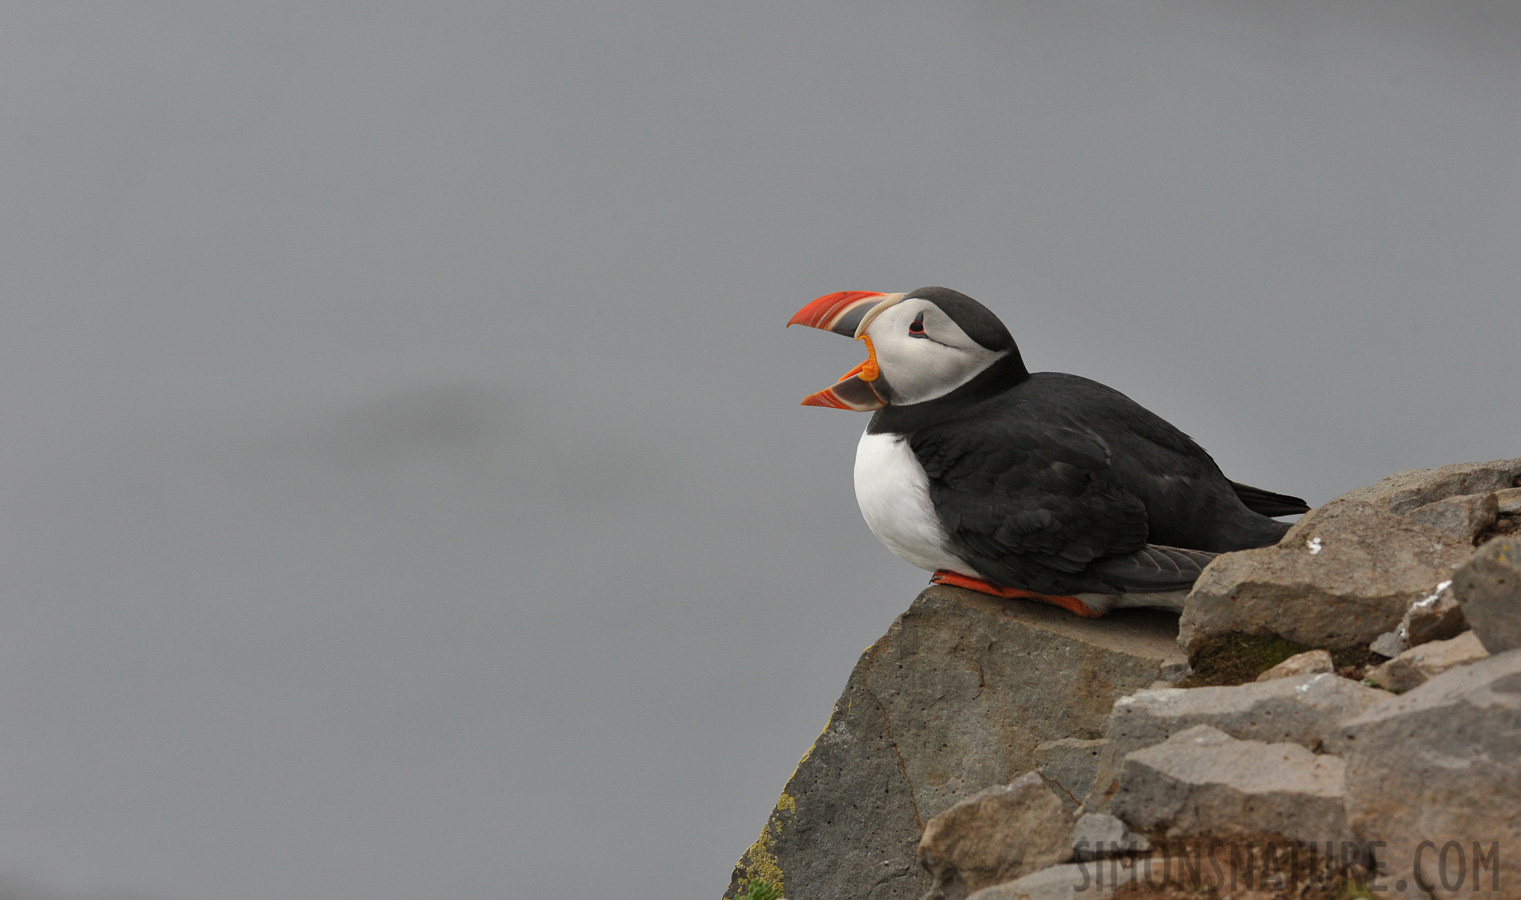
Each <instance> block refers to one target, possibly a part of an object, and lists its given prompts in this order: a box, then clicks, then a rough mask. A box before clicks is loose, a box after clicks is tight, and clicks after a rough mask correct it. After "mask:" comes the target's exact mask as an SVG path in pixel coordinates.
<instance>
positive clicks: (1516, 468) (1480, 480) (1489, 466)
mask: <svg viewBox="0 0 1521 900" xmlns="http://www.w3.org/2000/svg"><path fill="white" fill-rule="evenodd" d="M1518 477H1521V458H1517V459H1496V460H1492V461H1490V462H1469V463H1453V464H1452V465H1450V466H1442V467H1441V468H1440V469H1406V470H1405V471H1403V472H1396V473H1394V474H1393V475H1390V476H1389V477H1388V478H1385V479H1383V480H1382V481H1379V482H1377V483H1375V484H1371V485H1369V486H1368V487H1365V488H1358V489H1357V490H1355V491H1350V492H1348V493H1345V494H1342V495H1341V496H1340V497H1338V498H1337V499H1338V500H1356V501H1360V502H1367V503H1373V504H1377V505H1380V506H1383V507H1385V508H1387V509H1388V510H1389V511H1390V512H1392V513H1394V514H1396V515H1401V516H1402V515H1405V514H1407V513H1411V512H1414V511H1415V510H1417V509H1420V508H1421V507H1422V506H1425V505H1427V504H1428V503H1437V502H1440V501H1442V500H1446V499H1447V498H1449V497H1461V496H1464V495H1465V494H1485V493H1490V492H1493V491H1502V490H1506V489H1508V488H1512V487H1515V486H1516V479H1517V478H1518ZM1332 502H1335V501H1332Z"/></svg>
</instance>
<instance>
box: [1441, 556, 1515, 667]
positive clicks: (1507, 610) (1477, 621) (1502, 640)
mask: <svg viewBox="0 0 1521 900" xmlns="http://www.w3.org/2000/svg"><path fill="white" fill-rule="evenodd" d="M1452 592H1453V595H1454V596H1455V597H1457V600H1458V605H1459V606H1461V607H1462V609H1463V617H1464V618H1465V619H1467V620H1468V622H1469V624H1470V625H1472V626H1473V631H1474V634H1476V635H1478V636H1479V640H1480V641H1481V642H1483V644H1484V648H1485V649H1486V650H1488V651H1489V652H1490V653H1501V652H1503V651H1506V650H1513V649H1515V648H1517V647H1521V541H1518V540H1516V539H1515V538H1510V537H1501V538H1495V539H1494V540H1492V541H1490V542H1489V543H1487V544H1485V545H1484V546H1483V547H1480V548H1479V551H1478V552H1477V553H1475V554H1474V555H1473V559H1471V560H1469V561H1468V563H1467V564H1466V565H1464V566H1463V568H1461V569H1459V570H1458V572H1457V574H1455V575H1453V576H1452Z"/></svg>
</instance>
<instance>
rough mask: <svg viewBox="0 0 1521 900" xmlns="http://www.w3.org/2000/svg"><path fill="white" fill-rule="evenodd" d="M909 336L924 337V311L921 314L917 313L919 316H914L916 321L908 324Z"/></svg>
mask: <svg viewBox="0 0 1521 900" xmlns="http://www.w3.org/2000/svg"><path fill="white" fill-rule="evenodd" d="M908 336H909V337H916V338H922V337H924V336H925V335H924V313H920V314H919V315H917V316H915V317H914V321H913V322H912V323H911V324H910V325H909V326H908Z"/></svg>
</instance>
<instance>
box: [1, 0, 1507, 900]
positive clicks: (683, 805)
mask: <svg viewBox="0 0 1521 900" xmlns="http://www.w3.org/2000/svg"><path fill="white" fill-rule="evenodd" d="M1518 48H1521V5H1518V4H1515V3H1513V2H1508V0H1498V2H1488V3H1458V2H1454V3H1440V4H1438V3H1426V4H1412V3H1396V2H1387V0H1376V2H1372V0H1370V2H1342V3H1335V4H1327V3H1320V2H1237V3H1203V2H1185V0H1143V2H1130V3H1097V2H1067V3H1060V4H1052V3H996V4H995V3H968V4H947V3H919V4H906V3H900V2H887V3H855V4H833V5H823V4H818V3H748V4H713V3H697V2H685V3H684V2H648V3H597V2H563V0H562V2H555V3H549V2H530V3H517V4H469V5H464V4H452V5H451V4H434V3H430V4H417V5H410V6H408V5H400V4H395V3H366V4H348V5H331V4H313V3H310V2H300V3H260V4H184V5H166V4H147V3H130V4H95V5H84V4H66V3H51V2H50V3H36V4H31V3H25V4H24V3H8V4H5V6H4V7H3V9H0V192H3V194H0V416H3V421H4V423H5V427H4V428H3V429H0V492H3V493H0V735H3V737H0V742H3V747H0V873H3V874H5V877H7V878H10V879H12V882H8V883H13V884H21V883H23V882H24V883H27V884H32V885H38V886H41V887H39V888H36V889H35V890H42V891H50V892H57V893H58V895H59V896H61V897H64V898H86V897H88V898H97V897H121V896H134V897H145V898H154V900H193V898H269V897H279V898H288V900H304V898H312V900H317V898H323V900H326V898H366V900H373V898H417V897H434V896H440V897H461V898H467V897H468V898H474V897H514V898H517V897H522V898H567V900H579V898H587V897H596V896H602V897H612V896H623V895H627V894H631V893H639V894H646V893H651V892H653V893H656V894H658V895H660V896H672V897H701V896H716V895H717V894H718V893H719V892H720V891H721V890H722V889H723V887H724V885H725V883H726V880H727V878H728V871H729V867H730V865H732V863H733V861H734V859H735V857H737V855H738V854H739V853H740V851H742V850H743V849H744V848H745V847H746V846H747V845H748V844H749V842H750V841H751V840H752V839H753V838H754V836H755V835H756V833H757V832H758V830H759V828H760V826H761V824H762V822H763V821H764V818H765V816H766V813H767V811H768V809H769V808H770V805H771V803H772V802H773V801H774V799H775V796H776V793H777V791H778V790H779V789H780V787H781V785H782V783H783V781H784V780H785V778H786V777H787V775H788V774H789V773H790V772H791V771H792V767H793V765H794V764H795V762H796V760H797V758H798V756H799V755H800V754H801V752H802V751H803V750H804V749H805V748H806V747H807V746H808V745H809V743H810V742H811V741H812V739H813V737H814V735H815V734H816V733H817V731H818V729H819V728H820V727H822V726H823V724H824V720H825V718H826V716H827V713H828V709H829V706H830V704H831V702H832V701H833V699H834V697H835V695H836V694H837V692H838V690H839V688H840V687H841V685H842V684H843V681H844V678H845V675H846V674H847V672H848V671H849V669H850V667H851V665H852V664H853V662H854V661H855V657H856V655H857V654H858V653H859V652H860V650H861V649H862V648H863V647H865V646H866V645H867V644H868V643H870V642H871V641H872V640H873V639H875V638H876V637H877V636H878V635H879V634H881V632H882V631H884V630H885V629H886V627H887V626H888V624H889V623H890V621H891V619H892V617H893V616H894V615H895V614H896V613H897V612H899V611H901V610H902V609H903V608H904V607H905V606H906V605H907V604H908V602H909V601H910V599H911V598H912V597H913V596H914V594H915V593H916V591H917V590H918V589H919V588H920V587H921V586H922V585H923V584H924V583H925V575H924V574H923V573H920V572H918V571H917V570H914V569H912V568H910V567H908V566H907V565H906V564H904V563H900V562H898V561H897V560H895V559H894V558H893V557H892V556H891V555H890V554H888V552H887V551H886V550H884V549H882V548H881V547H880V546H878V545H877V543H876V541H875V540H874V539H873V538H872V536H871V535H870V534H869V533H868V532H867V530H866V528H865V526H864V525H863V524H862V523H861V522H860V519H859V515H858V513H857V511H856V508H855V501H854V498H853V496H852V493H851V486H850V469H851V459H852V454H853V452H854V446H855V439H856V435H857V434H858V433H859V431H860V429H861V428H862V427H863V426H864V424H865V422H864V419H863V418H862V417H859V416H852V415H848V414H845V413H839V412H833V411H825V410H818V409H805V408H801V407H799V406H798V405H797V402H798V400H799V399H800V398H801V397H802V396H804V395H805V394H807V393H810V392H812V391H814V390H816V389H818V388H820V387H822V386H824V384H826V383H828V382H829V381H830V380H832V379H833V378H834V377H835V376H837V375H839V374H840V373H841V372H843V371H844V370H845V369H847V368H849V367H850V366H851V365H853V364H854V363H856V362H858V361H859V359H860V349H859V345H856V344H852V343H851V342H848V341H844V340H841V339H839V338H836V337H832V336H829V335H824V334H821V333H818V332H808V331H805V332H802V333H799V330H798V329H792V330H791V331H784V330H783V329H782V324H783V323H784V322H786V321H787V319H788V317H789V316H790V315H791V314H792V313H793V312H794V311H795V310H796V309H797V308H798V307H800V306H802V305H803V304H804V303H806V302H807V301H808V300H811V299H812V298H814V297H816V296H818V295H820V294H823V293H826V292H830V291H835V290H842V289H871V290H885V291H893V290H905V289H909V288H913V287H917V286H920V285H926V284H943V285H946V286H949V287H954V288H957V289H959V290H962V291H964V292H966V293H969V294H971V295H972V296H974V297H977V298H978V299H980V300H982V301H984V302H985V303H986V304H987V305H988V306H990V307H991V308H992V309H994V310H995V311H996V312H997V313H998V314H999V315H1000V316H1002V318H1003V319H1004V321H1005V322H1006V323H1007V324H1008V325H1009V327H1010V329H1011V331H1012V332H1013V333H1014V335H1015V337H1016V339H1017V340H1019V342H1020V345H1021V347H1022V349H1023V351H1024V354H1025V357H1026V359H1027V361H1028V362H1029V363H1030V365H1031V367H1032V368H1034V369H1055V370H1061V371H1069V372H1075V373H1078V374H1082V375H1087V376H1090V377H1093V378H1097V379H1098V380H1100V381H1103V382H1105V383H1108V384H1110V385H1113V386H1114V387H1117V388H1119V389H1120V390H1123V391H1125V392H1126V393H1128V394H1130V395H1131V396H1132V397H1134V398H1135V399H1136V400H1138V401H1140V402H1141V403H1143V404H1144V405H1147V406H1149V407H1150V408H1152V409H1153V410H1155V411H1157V412H1158V413H1160V414H1162V415H1164V416H1165V417H1167V418H1168V419H1170V420H1171V421H1173V422H1174V423H1175V424H1177V425H1179V426H1180V427H1182V428H1183V429H1184V430H1185V431H1187V432H1189V433H1190V434H1192V435H1193V436H1194V437H1195V438H1197V439H1198V440H1199V441H1200V442H1201V443H1202V444H1203V445H1204V446H1205V447H1206V448H1208V449H1210V450H1211V452H1213V453H1214V454H1215V457H1216V459H1218V460H1219V461H1220V463H1221V464H1222V466H1223V467H1224V468H1225V470H1226V472H1227V473H1228V474H1230V475H1231V476H1232V477H1234V478H1237V479H1239V480H1243V481H1247V482H1249V483H1253V484H1258V485H1260V486H1262V487H1265V488H1269V489H1272V490H1279V491H1288V492H1292V493H1300V494H1303V495H1304V496H1306V497H1307V498H1308V499H1310V500H1311V502H1320V501H1324V500H1326V499H1328V498H1330V497H1331V496H1334V495H1335V494H1337V493H1339V492H1341V491H1343V490H1347V489H1349V488H1352V487H1356V486H1359V485H1362V484H1365V483H1368V482H1371V481H1373V480H1375V479H1377V478H1379V477H1381V476H1383V475H1385V474H1387V473H1389V472H1391V471H1394V470H1397V469H1401V468H1408V467H1412V466H1433V465H1440V464H1443V463H1447V462H1452V461H1456V460H1468V459H1490V458H1495V457H1501V456H1515V455H1521V425H1518V421H1521V420H1518V418H1517V414H1516V409H1515V402H1514V401H1515V396H1516V386H1517V383H1518V382H1517V371H1516V366H1517V363H1516V360H1517V352H1516V347H1517V339H1518V335H1521V302H1518V296H1517V293H1518V292H1517V285H1518V283H1521V153H1518V152H1517V148H1518V147H1521V51H1518ZM4 890H6V889H5V888H4V887H3V885H0V892H3V891H4ZM33 890H34V889H31V888H25V887H15V888H14V889H13V893H15V894H16V895H17V896H21V895H25V894H27V892H28V891H33ZM33 895H35V893H34V894H33Z"/></svg>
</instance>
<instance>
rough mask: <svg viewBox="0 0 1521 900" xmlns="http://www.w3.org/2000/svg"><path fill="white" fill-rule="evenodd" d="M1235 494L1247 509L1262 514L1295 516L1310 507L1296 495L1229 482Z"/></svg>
mask: <svg viewBox="0 0 1521 900" xmlns="http://www.w3.org/2000/svg"><path fill="white" fill-rule="evenodd" d="M1231 487H1232V488H1234V489H1235V491H1236V496H1237V497H1240V498H1241V502H1242V503H1243V504H1244V505H1245V506H1246V508H1247V509H1249V510H1251V511H1252V512H1254V513H1258V514H1260V515H1264V516H1297V515H1299V514H1300V513H1307V512H1309V511H1310V507H1309V506H1308V505H1307V504H1306V503H1305V502H1304V501H1303V500H1301V499H1299V498H1298V497H1290V496H1289V495H1288V494H1275V493H1273V492H1272V491H1264V490H1263V489H1262V488H1254V487H1252V486H1250V485H1245V484H1241V483H1240V482H1237V481H1232V482H1231Z"/></svg>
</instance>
